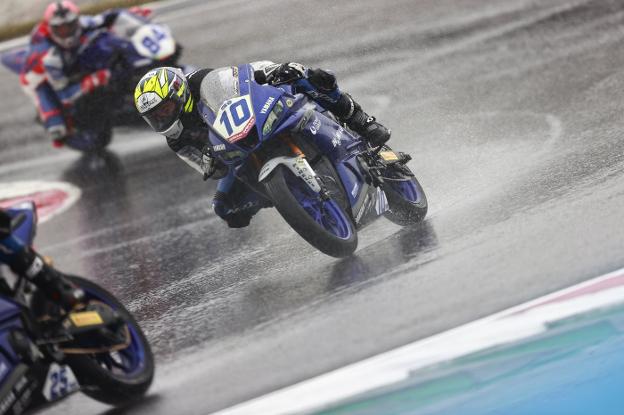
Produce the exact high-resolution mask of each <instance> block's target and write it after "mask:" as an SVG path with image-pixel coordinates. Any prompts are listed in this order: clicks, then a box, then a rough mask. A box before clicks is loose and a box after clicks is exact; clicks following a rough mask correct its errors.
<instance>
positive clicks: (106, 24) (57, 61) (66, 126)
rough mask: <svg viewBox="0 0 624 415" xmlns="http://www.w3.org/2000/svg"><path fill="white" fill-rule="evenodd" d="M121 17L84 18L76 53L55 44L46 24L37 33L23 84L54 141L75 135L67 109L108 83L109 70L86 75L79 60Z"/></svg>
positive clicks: (111, 14) (107, 14) (110, 14)
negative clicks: (102, 32) (104, 31)
mask: <svg viewBox="0 0 624 415" xmlns="http://www.w3.org/2000/svg"><path fill="white" fill-rule="evenodd" d="M118 13H119V10H110V11H108V12H105V13H102V14H100V15H97V16H80V18H79V24H80V26H81V36H80V42H79V45H78V46H77V47H76V48H74V49H64V48H61V47H60V46H58V45H57V44H55V43H54V41H53V40H52V39H51V37H50V32H49V28H48V26H47V24H46V23H45V22H41V23H39V24H38V25H37V26H35V28H34V29H33V31H32V33H31V38H30V44H29V49H28V52H27V55H26V59H25V63H24V66H23V68H22V71H21V73H20V83H21V85H22V87H23V88H24V89H25V90H26V92H27V93H28V95H30V96H31V97H33V98H34V101H35V105H36V106H37V109H38V111H39V117H40V119H41V121H42V122H43V124H44V127H45V129H46V131H47V132H48V135H49V136H50V138H52V139H53V140H60V139H62V138H65V137H66V136H67V135H69V134H71V130H72V127H73V125H72V120H71V119H69V118H68V117H67V116H66V114H65V111H64V108H66V107H70V106H71V105H72V104H73V103H75V102H76V100H77V99H78V98H80V97H81V96H83V95H86V94H88V93H90V92H92V91H93V90H94V89H95V88H97V87H99V86H104V85H106V84H107V83H108V81H109V79H110V71H109V70H108V69H101V70H98V71H96V72H93V73H88V74H84V72H83V71H82V70H81V68H80V64H79V62H78V57H79V55H80V53H81V52H82V51H83V50H84V48H85V47H86V46H88V45H89V44H90V43H91V40H92V39H94V38H95V37H97V36H99V34H100V33H101V31H102V30H108V28H110V27H111V26H112V24H113V23H114V22H115V19H116V18H117V15H118ZM55 144H57V145H62V142H61V141H55Z"/></svg>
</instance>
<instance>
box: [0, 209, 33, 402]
mask: <svg viewBox="0 0 624 415" xmlns="http://www.w3.org/2000/svg"><path fill="white" fill-rule="evenodd" d="M7 212H8V213H9V216H11V218H12V225H13V232H12V235H11V236H9V237H8V238H6V239H4V240H2V241H0V262H5V261H6V260H7V258H8V257H9V256H10V255H11V254H13V253H14V252H15V251H20V250H21V249H23V248H24V246H29V245H30V244H32V241H33V238H34V236H35V226H36V221H37V215H36V211H35V207H34V205H33V204H32V203H23V204H21V205H19V206H16V207H15V208H12V209H8V210H7ZM22 310H23V309H22V305H20V304H18V303H16V302H15V301H14V300H13V299H12V298H10V297H6V296H0V413H5V411H6V410H7V408H8V407H10V406H11V405H13V404H14V403H15V402H17V401H20V400H22V399H23V400H24V401H25V398H24V396H26V395H28V394H32V392H33V391H34V390H35V389H37V388H39V387H40V385H38V384H36V383H35V382H32V380H33V379H31V378H30V376H32V374H31V373H29V372H28V369H29V368H28V365H27V364H25V363H24V362H23V361H22V359H21V358H20V356H18V354H17V353H16V350H15V348H14V345H13V344H12V341H11V340H10V338H11V336H13V335H14V334H15V333H20V334H25V331H24V325H23V324H24V323H23V319H22ZM24 403H26V402H24Z"/></svg>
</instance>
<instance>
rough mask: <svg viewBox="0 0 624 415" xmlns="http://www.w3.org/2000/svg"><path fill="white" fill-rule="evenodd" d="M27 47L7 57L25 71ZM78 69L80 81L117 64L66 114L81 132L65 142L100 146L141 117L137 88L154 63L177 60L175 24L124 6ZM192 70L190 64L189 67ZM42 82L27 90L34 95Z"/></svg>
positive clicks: (81, 54) (92, 36)
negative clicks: (115, 128) (103, 83)
mask: <svg viewBox="0 0 624 415" xmlns="http://www.w3.org/2000/svg"><path fill="white" fill-rule="evenodd" d="M27 52H28V49H27V47H22V48H19V49H17V50H13V51H10V52H8V53H5V54H4V55H3V56H2V57H1V61H2V63H3V64H4V65H5V66H6V67H7V68H9V69H10V70H11V71H12V72H14V73H16V74H18V75H19V74H20V72H21V70H22V67H23V66H24V63H25V59H26V57H27ZM77 54H78V55H77V60H76V63H75V65H74V66H75V67H77V68H80V71H79V72H77V73H75V74H74V76H73V77H72V79H70V83H77V82H80V79H82V77H83V76H84V75H86V74H89V73H93V72H95V71H97V70H100V69H110V70H111V81H110V83H109V85H108V86H106V87H101V88H98V89H96V90H95V91H94V92H93V93H90V94H88V95H86V96H84V97H81V98H80V99H78V100H77V102H75V103H74V104H73V105H72V106H71V107H69V108H67V109H66V114H65V117H66V119H68V120H71V123H73V124H74V129H75V131H76V134H74V135H73V136H72V137H70V139H68V140H67V141H66V142H65V144H66V145H67V146H68V147H70V148H73V149H75V150H79V151H84V152H97V151H99V150H101V149H103V148H105V147H106V146H107V145H108V144H109V143H110V142H111V140H112V127H113V126H115V125H127V124H133V123H140V124H141V125H143V122H142V120H141V118H140V117H139V116H138V115H137V113H136V109H135V108H134V100H133V96H132V90H133V89H134V85H136V83H137V81H138V80H139V79H140V78H141V76H142V75H143V73H145V71H146V70H148V69H150V68H151V67H156V66H162V65H167V66H177V65H178V59H179V57H180V54H181V47H180V45H179V44H177V43H176V42H175V40H174V38H173V36H172V34H171V31H170V30H169V28H168V27H167V26H165V25H163V24H156V23H153V22H151V21H149V20H145V19H144V18H142V17H140V16H137V15H135V14H134V13H131V12H128V11H121V12H120V13H119V15H118V16H117V18H116V19H115V22H114V24H113V25H112V26H111V28H110V29H99V30H95V31H92V32H89V34H88V39H87V40H86V42H85V44H83V45H81V46H80V48H79V49H78V52H77ZM185 70H187V71H189V70H190V67H189V68H187V69H185ZM33 87H36V85H32V86H29V87H25V88H24V90H25V92H26V94H27V95H28V96H30V97H31V98H32V99H33V100H34V99H36V98H35V92H34V90H33V89H32V88H33Z"/></svg>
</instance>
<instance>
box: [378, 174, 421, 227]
mask: <svg viewBox="0 0 624 415" xmlns="http://www.w3.org/2000/svg"><path fill="white" fill-rule="evenodd" d="M403 168H405V169H407V167H405V166H404V167H403ZM392 176H393V177H392V178H390V179H388V178H386V181H385V183H384V184H383V185H382V186H381V188H382V190H383V191H384V193H385V194H386V198H387V199H388V204H389V206H390V210H389V211H387V212H386V213H384V216H385V217H386V219H388V220H390V221H391V222H393V223H395V224H397V225H400V226H411V225H416V224H417V223H419V222H421V221H422V220H423V219H424V218H425V216H426V215H427V208H428V205H427V196H426V195H425V192H424V190H423V188H422V186H421V185H420V183H419V182H418V180H417V179H416V178H415V177H413V176H411V177H410V176H408V175H405V174H404V173H401V172H400V171H396V170H394V171H393V172H392ZM392 179H398V180H400V181H390V180H392ZM399 184H400V185H399Z"/></svg>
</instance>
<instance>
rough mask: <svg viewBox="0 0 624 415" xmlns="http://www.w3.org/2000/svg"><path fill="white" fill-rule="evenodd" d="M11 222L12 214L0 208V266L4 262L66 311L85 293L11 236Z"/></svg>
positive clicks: (18, 239) (15, 237)
mask: <svg viewBox="0 0 624 415" xmlns="http://www.w3.org/2000/svg"><path fill="white" fill-rule="evenodd" d="M11 221H12V217H11V215H9V213H8V212H5V211H4V210H2V209H0V265H1V264H6V265H8V266H9V268H10V269H11V270H12V271H13V272H15V273H16V274H18V275H23V276H24V277H26V278H27V279H28V280H29V281H30V282H32V283H33V284H35V285H36V286H37V287H38V288H39V289H40V290H41V291H42V292H43V293H44V294H46V295H47V296H48V297H49V298H50V299H51V300H53V301H56V302H57V303H59V304H60V305H61V306H62V307H63V308H65V309H66V310H69V309H71V308H73V307H74V306H75V305H76V304H78V303H79V302H80V301H82V300H83V298H84V292H83V291H82V290H81V289H79V288H77V287H76V286H74V285H73V284H72V283H71V282H70V281H69V280H67V279H66V278H65V277H64V276H63V274H61V273H59V272H58V271H57V270H55V269H54V268H52V267H51V266H50V265H48V264H47V263H46V261H45V260H44V259H43V258H42V257H41V256H39V255H38V254H37V253H36V252H35V251H34V250H33V249H32V248H31V247H29V246H27V245H26V244H25V243H24V241H22V240H21V239H20V238H18V237H17V236H16V235H14V234H13V233H12V230H11Z"/></svg>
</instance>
